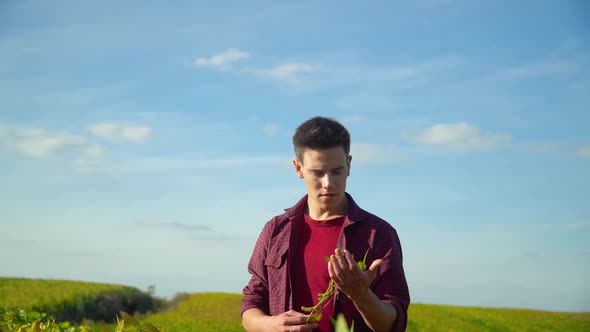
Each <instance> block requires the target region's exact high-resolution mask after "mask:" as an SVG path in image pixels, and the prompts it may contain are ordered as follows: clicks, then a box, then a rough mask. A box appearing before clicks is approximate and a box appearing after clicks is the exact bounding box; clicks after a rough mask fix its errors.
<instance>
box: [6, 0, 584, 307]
mask: <svg viewBox="0 0 590 332" xmlns="http://www.w3.org/2000/svg"><path fill="white" fill-rule="evenodd" d="M589 10H590V7H589V6H588V4H587V3H586V2H585V1H519V2H518V3H514V2H509V1H477V2H475V1H459V0H457V1H454V0H430V1H416V2H413V3H408V2H401V1H395V2H393V1H364V2H350V3H346V2H342V1H339V2H336V1H322V2H320V1H307V2H306V1H300V2H292V1H290V2H287V1H285V2H279V1H248V2H237V1H236V2H227V3H225V4H223V5H221V4H220V3H219V2H202V1H178V2H174V3H173V4H170V3H168V2H166V3H165V2H161V1H135V2H134V1H125V2H109V1H102V2H96V3H87V2H86V3H83V4H82V3H80V2H79V1H60V2H52V3H49V2H42V1H10V0H9V1H2V3H1V4H0V165H2V166H1V168H0V170H1V172H0V188H2V190H0V234H1V237H2V241H0V275H2V276H17V277H31V278H59V279H76V280H86V281H101V282H113V283H123V284H128V285H133V286H137V287H140V288H142V289H146V288H147V286H148V285H151V284H154V285H156V289H157V293H158V294H159V295H162V296H171V295H172V294H174V293H176V292H182V291H187V292H204V291H224V292H235V293H238V292H240V291H241V289H242V287H243V286H244V285H245V284H246V282H247V280H248V278H249V275H248V273H247V270H246V264H247V261H248V259H249V256H250V253H251V250H252V248H253V245H254V242H255V240H256V237H257V236H258V233H259V232H260V230H261V228H262V226H263V225H264V223H265V222H266V221H268V220H269V219H270V218H271V217H272V216H274V215H276V214H279V213H281V212H282V210H283V209H284V208H287V207H289V206H291V205H293V204H294V203H295V202H296V201H297V200H298V199H299V198H300V197H301V196H302V195H304V194H305V186H304V184H303V182H301V180H299V179H298V178H297V176H296V174H295V172H294V171H293V169H292V166H291V158H292V156H293V153H292V146H291V136H292V134H293V131H294V129H295V128H296V126H297V125H298V124H299V123H301V122H302V121H304V120H306V119H308V118H309V117H312V116H314V115H324V116H330V117H334V118H336V119H338V120H340V121H342V122H343V123H344V124H345V125H346V126H347V127H348V128H349V130H350V132H351V135H352V140H353V147H352V152H351V154H352V156H353V161H352V173H351V176H350V178H349V182H348V191H349V192H350V193H351V194H352V195H353V196H354V197H355V199H356V201H357V202H358V203H359V204H360V205H361V206H362V207H364V208H365V209H367V210H369V211H371V212H373V213H375V214H377V215H379V216H381V217H382V218H384V219H386V220H388V221H389V222H390V223H391V224H392V225H393V226H394V227H395V228H396V229H397V231H398V233H399V235H400V238H401V241H402V246H403V250H404V267H405V270H406V275H407V279H408V283H409V286H410V292H411V296H412V301H413V302H416V303H443V304H455V305H469V306H493V307H526V308H538V309H546V310H559V311H590V284H589V283H588V280H590V244H589V243H590V241H589V240H590V204H589V203H590V189H589V188H590V172H589V171H588V170H589V169H590V130H589V129H590V113H589V112H588V105H589V104H590V103H589V102H590V93H589V92H590V66H589V65H590V47H589V45H590V24H589V23H588V22H589V21H588V14H587V13H588V12H590V11H589Z"/></svg>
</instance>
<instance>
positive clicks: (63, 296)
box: [0, 278, 134, 309]
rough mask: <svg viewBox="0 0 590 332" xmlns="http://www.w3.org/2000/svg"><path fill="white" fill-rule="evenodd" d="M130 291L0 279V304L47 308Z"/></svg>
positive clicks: (116, 287) (76, 283) (97, 285)
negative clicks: (96, 295)
mask: <svg viewBox="0 0 590 332" xmlns="http://www.w3.org/2000/svg"><path fill="white" fill-rule="evenodd" d="M133 289H134V288H132V287H127V286H122V285H110V284H101V283H91V282H79V281H62V280H40V279H24V278H0V305H2V306H6V307H19V308H22V309H33V308H48V307H52V306H55V305H60V304H62V303H67V302H74V301H77V300H78V299H79V298H84V297H90V296H92V295H95V294H99V293H106V292H119V291H131V290H133Z"/></svg>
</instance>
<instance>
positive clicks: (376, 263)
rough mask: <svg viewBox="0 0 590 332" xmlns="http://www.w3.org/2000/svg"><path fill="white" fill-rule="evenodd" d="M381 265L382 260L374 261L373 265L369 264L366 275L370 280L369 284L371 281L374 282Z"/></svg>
mask: <svg viewBox="0 0 590 332" xmlns="http://www.w3.org/2000/svg"><path fill="white" fill-rule="evenodd" d="M382 263H383V260H382V259H376V260H374V261H373V263H371V266H369V269H368V271H367V273H368V274H369V279H371V282H373V280H375V278H376V277H377V271H379V266H380V265H381V264H382Z"/></svg>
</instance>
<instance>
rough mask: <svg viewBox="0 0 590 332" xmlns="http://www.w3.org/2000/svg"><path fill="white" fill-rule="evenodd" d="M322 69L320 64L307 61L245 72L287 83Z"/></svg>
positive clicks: (296, 81) (299, 79) (298, 80)
mask: <svg viewBox="0 0 590 332" xmlns="http://www.w3.org/2000/svg"><path fill="white" fill-rule="evenodd" d="M318 70H320V66H316V65H309V64H305V63H286V64H282V65H278V66H275V67H272V68H268V69H246V70H244V72H246V73H251V74H254V75H258V76H262V77H268V78H272V79H275V80H278V81H283V82H287V83H298V82H300V81H301V75H303V74H309V73H313V72H316V71H318Z"/></svg>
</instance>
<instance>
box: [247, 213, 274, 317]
mask: <svg viewBox="0 0 590 332" xmlns="http://www.w3.org/2000/svg"><path fill="white" fill-rule="evenodd" d="M269 237H270V232H269V224H268V223H267V224H266V225H265V226H264V228H263V229H262V232H261V233H260V236H259V237H258V240H257V241H256V245H255V246H254V251H253V252H252V256H251V258H250V261H249V263H248V272H249V273H250V274H251V278H250V281H249V282H248V285H246V287H244V289H243V291H242V293H243V295H244V297H243V299H242V304H241V307H240V315H242V314H244V312H245V311H246V310H249V309H253V308H258V309H260V310H262V311H264V312H265V313H267V314H268V313H269V311H270V310H269V295H268V275H267V271H266V268H265V265H264V261H265V259H266V254H267V247H268V239H269Z"/></svg>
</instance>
